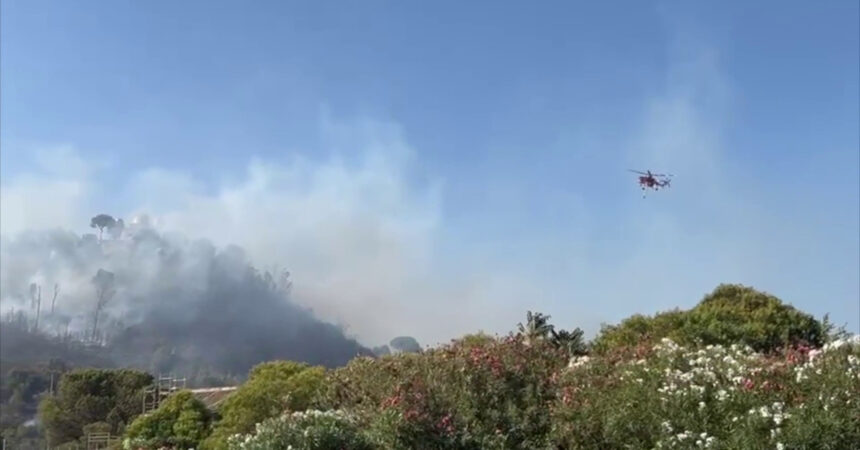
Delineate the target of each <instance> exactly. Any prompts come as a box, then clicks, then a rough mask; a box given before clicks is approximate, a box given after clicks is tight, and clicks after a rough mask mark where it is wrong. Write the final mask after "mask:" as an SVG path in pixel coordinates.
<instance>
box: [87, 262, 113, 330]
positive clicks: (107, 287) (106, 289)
mask: <svg viewBox="0 0 860 450" xmlns="http://www.w3.org/2000/svg"><path fill="white" fill-rule="evenodd" d="M91 281H92V283H93V285H94V286H95V288H96V309H95V312H94V314H93V334H92V339H93V340H94V341H95V340H96V339H97V338H98V329H99V315H100V314H101V311H102V309H104V307H105V305H107V302H108V301H109V300H110V299H111V298H113V296H114V294H116V289H115V288H114V274H113V273H112V272H108V271H107V270H104V269H99V271H98V272H96V274H95V276H94V277H93V278H92V280H91Z"/></svg>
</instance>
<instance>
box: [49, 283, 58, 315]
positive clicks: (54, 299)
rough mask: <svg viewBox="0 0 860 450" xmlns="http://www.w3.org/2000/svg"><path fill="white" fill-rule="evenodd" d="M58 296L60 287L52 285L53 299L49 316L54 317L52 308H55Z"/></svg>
mask: <svg viewBox="0 0 860 450" xmlns="http://www.w3.org/2000/svg"><path fill="white" fill-rule="evenodd" d="M59 294H60V285H59V284H57V283H54V297H53V298H52V299H51V315H52V316H53V315H54V307H55V306H57V295H59Z"/></svg>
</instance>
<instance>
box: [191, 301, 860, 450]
mask: <svg viewBox="0 0 860 450" xmlns="http://www.w3.org/2000/svg"><path fill="white" fill-rule="evenodd" d="M527 318H528V320H527V321H526V323H525V324H520V325H519V327H518V331H517V332H515V333H510V334H508V335H507V336H502V337H499V336H489V335H486V334H475V335H468V336H464V337H463V338H461V339H458V340H454V341H452V342H451V343H449V344H447V345H444V346H440V347H437V348H430V349H426V350H423V351H421V352H416V353H410V352H400V353H397V354H391V355H386V356H382V357H378V358H370V357H359V358H356V359H354V360H352V361H351V362H350V363H349V364H347V365H346V366H344V367H341V368H338V369H335V370H330V371H323V370H322V369H312V368H309V367H307V366H303V365H297V364H295V363H289V362H277V363H269V364H266V365H261V366H259V367H258V368H257V369H255V371H254V372H253V373H252V374H251V378H250V380H249V381H248V382H247V383H246V385H245V386H243V387H242V388H240V390H239V391H237V393H236V394H234V397H231V398H230V399H229V400H228V401H227V402H226V403H225V406H224V408H223V409H222V412H221V414H222V417H221V419H220V422H218V425H217V426H216V432H215V433H214V434H213V435H212V436H210V437H209V438H208V439H207V440H206V441H205V444H204V448H225V449H229V450H263V449H271V450H281V449H283V450H287V449H307V450H311V449H315V450H326V449H332V450H334V449H359V450H361V449H395V450H400V449H403V450H406V449H416V450H425V449H426V450H430V449H434V450H436V449H438V450H445V449H465V450H471V449H475V450H478V449H499V450H501V449H512V450H513V449H569V450H574V449H595V450H598V449H599V450H606V449H609V450H611V449H619V450H620V449H693V448H708V449H726V450H728V449H776V450H780V449H856V448H860V447H858V445H857V443H858V442H860V400H858V397H860V395H858V393H860V336H857V335H848V334H847V333H845V332H844V331H834V330H833V327H832V326H831V325H829V323H828V322H827V321H826V320H825V321H817V320H815V319H814V318H812V317H811V316H809V315H807V314H805V313H802V312H800V311H797V310H795V309H794V308H792V307H790V306H788V305H784V304H782V303H781V302H780V301H779V300H778V299H776V298H775V297H772V296H770V295H767V294H763V293H759V292H757V291H754V290H752V289H750V288H746V287H743V286H736V285H723V286H720V287H718V288H717V289H716V290H715V291H714V292H712V293H711V294H710V295H708V296H707V297H706V298H705V299H704V300H703V301H702V302H701V303H699V304H698V305H697V306H696V307H695V308H694V309H693V310H690V311H680V310H677V311H673V312H669V313H665V314H658V315H656V316H654V317H650V318H649V317H645V316H636V317H633V318H630V319H628V320H626V321H624V322H622V323H621V324H619V325H617V326H615V327H607V328H605V329H604V330H603V332H602V333H601V334H600V335H599V336H598V338H597V339H596V340H595V341H594V342H592V343H591V344H590V345H585V343H584V341H583V340H582V332H581V331H580V330H578V329H577V330H574V331H571V332H568V331H564V330H555V329H554V328H553V327H552V326H551V325H550V324H549V322H548V319H549V316H544V315H542V314H540V313H534V314H533V313H531V312H529V314H528V316H527ZM302 410H306V411H304V412H302ZM212 444H217V446H215V445H213V446H212V447H208V445H212Z"/></svg>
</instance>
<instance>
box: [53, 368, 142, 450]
mask: <svg viewBox="0 0 860 450" xmlns="http://www.w3.org/2000/svg"><path fill="white" fill-rule="evenodd" d="M152 382H153V379H152V376H151V375H149V374H147V373H145V372H139V371H136V370H130V369H120V370H103V369H82V370H74V371H72V372H69V373H66V374H65V375H63V377H62V378H61V379H60V386H59V389H58V392H57V395H55V396H52V397H47V398H45V399H44V400H42V403H41V404H40V405H39V418H40V419H41V422H42V424H43V426H44V428H45V432H46V434H47V436H48V438H49V439H50V442H51V443H52V445H60V444H64V443H67V442H72V441H77V440H78V439H80V438H81V437H83V436H84V427H85V426H86V425H89V424H93V423H96V422H106V423H109V424H110V426H111V432H112V433H115V434H116V433H119V432H121V431H122V428H123V427H124V425H125V424H127V423H129V422H131V420H132V419H133V418H134V417H136V416H137V415H138V414H140V412H141V402H142V401H143V388H144V387H146V386H149V385H151V384H152Z"/></svg>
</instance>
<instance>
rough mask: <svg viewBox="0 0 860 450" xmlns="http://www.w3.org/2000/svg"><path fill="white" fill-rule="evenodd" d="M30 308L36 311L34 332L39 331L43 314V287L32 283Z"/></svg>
mask: <svg viewBox="0 0 860 450" xmlns="http://www.w3.org/2000/svg"><path fill="white" fill-rule="evenodd" d="M30 307H31V308H33V309H35V310H36V321H35V323H34V324H33V329H34V331H39V315H40V314H41V312H42V286H39V285H38V284H36V283H30Z"/></svg>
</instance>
